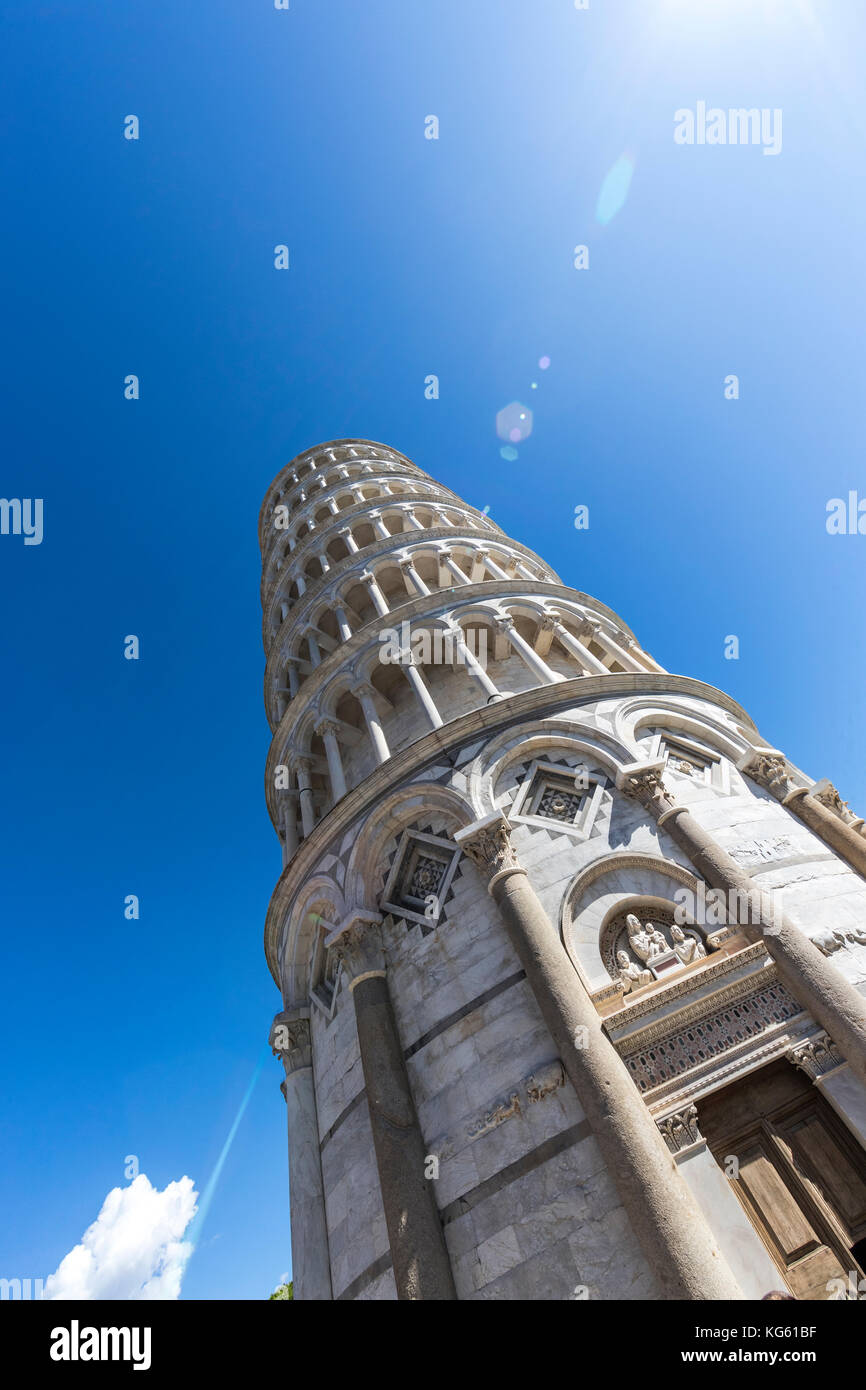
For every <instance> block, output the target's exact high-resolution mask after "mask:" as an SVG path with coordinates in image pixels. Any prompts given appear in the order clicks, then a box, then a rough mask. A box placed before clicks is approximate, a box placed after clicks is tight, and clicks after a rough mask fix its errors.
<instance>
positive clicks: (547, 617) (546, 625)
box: [538, 613, 559, 632]
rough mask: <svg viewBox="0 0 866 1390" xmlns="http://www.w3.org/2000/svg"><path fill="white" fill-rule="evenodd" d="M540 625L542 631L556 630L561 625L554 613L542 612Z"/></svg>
mask: <svg viewBox="0 0 866 1390" xmlns="http://www.w3.org/2000/svg"><path fill="white" fill-rule="evenodd" d="M538 626H539V630H540V631H541V632H554V631H555V630H556V628H557V627H558V626H559V619H558V618H555V617H554V616H553V614H552V613H542V615H541V617H540V618H539V620H538Z"/></svg>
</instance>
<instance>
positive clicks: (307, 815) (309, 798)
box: [289, 754, 316, 837]
mask: <svg viewBox="0 0 866 1390" xmlns="http://www.w3.org/2000/svg"><path fill="white" fill-rule="evenodd" d="M289 761H290V766H291V767H292V768H293V769H294V771H295V774H296V775H297V778H298V800H299V802H300V806H301V825H302V827H303V831H304V836H305V837H306V836H307V835H312V833H313V831H314V830H315V828H316V809H315V807H314V805H313V781H312V776H311V772H310V766H311V761H312V760H311V759H310V758H309V757H304V756H303V755H302V754H295V756H294V757H293V758H291V759H290V760H289Z"/></svg>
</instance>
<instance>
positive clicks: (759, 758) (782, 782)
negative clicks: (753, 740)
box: [743, 753, 790, 798]
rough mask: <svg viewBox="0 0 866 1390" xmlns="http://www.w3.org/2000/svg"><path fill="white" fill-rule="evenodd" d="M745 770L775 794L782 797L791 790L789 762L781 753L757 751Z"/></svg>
mask: <svg viewBox="0 0 866 1390" xmlns="http://www.w3.org/2000/svg"><path fill="white" fill-rule="evenodd" d="M743 771H744V772H746V773H748V775H749V777H751V778H752V779H753V781H755V782H759V783H760V785H761V786H762V787H766V788H767V790H768V791H770V792H772V793H773V795H774V796H778V797H780V798H781V797H783V796H785V794H786V793H787V792H788V791H789V790H790V778H789V777H788V763H787V759H786V758H784V757H783V756H782V754H781V753H778V754H777V753H756V754H755V755H754V757H752V758H751V759H750V760H749V762H748V763H747V764H746V766H745V767H744V768H743Z"/></svg>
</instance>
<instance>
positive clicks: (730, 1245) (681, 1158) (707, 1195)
mask: <svg viewBox="0 0 866 1390" xmlns="http://www.w3.org/2000/svg"><path fill="white" fill-rule="evenodd" d="M656 1124H657V1125H658V1129H659V1133H660V1134H661V1135H662V1137H663V1139H664V1141H665V1143H666V1144H667V1146H668V1148H669V1149H670V1151H671V1154H672V1155H673V1159H674V1162H675V1163H676V1165H677V1168H678V1169H679V1171H680V1173H681V1174H682V1176H683V1179H684V1180H685V1182H687V1183H688V1185H689V1188H690V1189H691V1192H692V1194H693V1195H694V1198H695V1201H696V1202H697V1204H698V1206H699V1207H700V1208H701V1211H702V1212H703V1213H704V1216H705V1217H706V1219H707V1222H708V1224H709V1226H710V1228H711V1230H712V1231H713V1233H714V1234H715V1235H716V1236H717V1237H718V1241H719V1246H720V1248H721V1251H722V1254H723V1255H724V1257H725V1259H726V1260H727V1262H728V1264H729V1265H730V1268H731V1272H732V1274H733V1275H734V1278H735V1279H736V1280H737V1283H738V1284H739V1286H740V1288H741V1289H742V1291H743V1296H744V1298H753V1299H760V1298H763V1297H764V1294H767V1293H770V1292H771V1291H772V1290H773V1289H778V1288H779V1285H780V1281H781V1279H782V1276H781V1274H780V1273H779V1271H778V1270H777V1269H776V1266H775V1265H774V1263H773V1261H772V1260H771V1258H770V1254H769V1251H768V1250H767V1247H766V1246H765V1245H764V1242H763V1241H762V1240H761V1237H760V1236H759V1235H758V1233H757V1231H756V1230H755V1228H754V1226H753V1225H752V1223H751V1221H750V1220H749V1218H748V1216H747V1215H746V1213H745V1211H744V1210H743V1207H742V1204H741V1203H740V1201H739V1200H738V1198H737V1195H736V1193H735V1192H734V1191H733V1188H732V1187H731V1184H730V1183H729V1182H728V1179H727V1178H726V1176H725V1174H724V1173H723V1172H722V1170H721V1168H720V1167H719V1165H718V1163H717V1162H716V1160H715V1158H714V1157H713V1155H712V1154H711V1153H710V1150H709V1148H708V1147H707V1141H706V1139H705V1138H704V1136H703V1135H702V1134H701V1132H700V1129H699V1128H698V1111H697V1106H695V1105H686V1106H684V1107H683V1108H682V1109H681V1110H678V1111H675V1112H674V1113H673V1114H671V1115H665V1116H664V1118H663V1119H660V1120H657V1121H656Z"/></svg>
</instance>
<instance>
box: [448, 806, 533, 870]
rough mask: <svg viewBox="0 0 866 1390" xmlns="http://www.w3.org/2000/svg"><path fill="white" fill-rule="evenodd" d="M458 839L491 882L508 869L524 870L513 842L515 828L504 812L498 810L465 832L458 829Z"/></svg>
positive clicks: (463, 848) (466, 852)
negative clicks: (512, 834) (512, 829)
mask: <svg viewBox="0 0 866 1390" xmlns="http://www.w3.org/2000/svg"><path fill="white" fill-rule="evenodd" d="M454 839H455V841H456V842H457V844H458V845H459V846H460V848H461V849H462V850H463V852H464V854H467V855H468V856H469V858H470V859H471V860H472V863H473V864H474V865H475V867H476V869H478V870H479V871H480V872H481V873H482V874H483V875H484V877H485V878H487V879H491V878H493V876H494V875H495V874H499V873H502V871H503V870H504V869H519V868H520V864H519V862H518V859H517V854H516V852H515V850H514V847H513V845H512V843H511V826H510V825H509V823H508V821H507V820H506V819H505V817H504V816H503V815H502V814H501V812H496V811H495V812H494V813H493V814H492V815H490V816H485V818H484V820H480V821H476V822H475V824H474V825H470V826H467V827H466V829H465V830H458V831H457V833H456V835H455V836H454Z"/></svg>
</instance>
